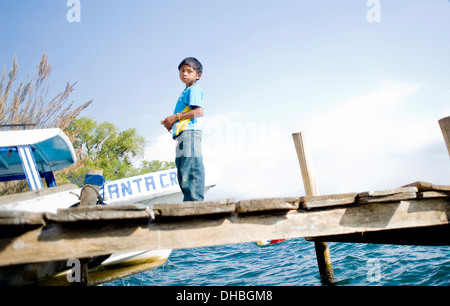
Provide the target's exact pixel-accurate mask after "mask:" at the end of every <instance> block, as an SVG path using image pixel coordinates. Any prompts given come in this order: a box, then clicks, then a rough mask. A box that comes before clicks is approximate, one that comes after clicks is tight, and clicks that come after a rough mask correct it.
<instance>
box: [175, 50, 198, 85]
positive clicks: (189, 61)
mask: <svg viewBox="0 0 450 306" xmlns="http://www.w3.org/2000/svg"><path fill="white" fill-rule="evenodd" d="M178 70H179V71H180V79H181V81H182V82H183V83H185V84H186V87H189V86H191V85H193V84H195V83H196V82H197V81H198V80H200V78H201V76H202V73H203V66H202V64H201V63H200V62H199V61H198V60H197V59H196V58H193V57H188V58H185V59H184V60H183V61H182V62H181V63H180V65H179V66H178Z"/></svg>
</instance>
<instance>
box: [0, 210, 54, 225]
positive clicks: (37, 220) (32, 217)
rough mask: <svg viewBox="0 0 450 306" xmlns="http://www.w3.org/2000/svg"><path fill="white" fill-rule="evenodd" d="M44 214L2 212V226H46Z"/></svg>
mask: <svg viewBox="0 0 450 306" xmlns="http://www.w3.org/2000/svg"><path fill="white" fill-rule="evenodd" d="M44 224H45V221H44V214H43V213H33V212H25V211H17V210H12V211H10V210H8V211H0V226H1V225H8V226H12V225H18V226H23V225H44Z"/></svg>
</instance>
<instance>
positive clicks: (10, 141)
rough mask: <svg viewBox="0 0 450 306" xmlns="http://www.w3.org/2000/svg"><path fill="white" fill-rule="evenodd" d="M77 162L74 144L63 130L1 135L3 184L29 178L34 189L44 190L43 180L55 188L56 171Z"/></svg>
mask: <svg viewBox="0 0 450 306" xmlns="http://www.w3.org/2000/svg"><path fill="white" fill-rule="evenodd" d="M75 162H76V156H75V150H74V148H73V145H72V143H71V142H70V140H69V138H68V137H67V135H66V134H64V132H63V131H62V130H61V129H58V128H55V129H36V130H24V131H2V132H0V181H10V180H18V179H25V178H26V179H27V180H28V183H29V185H30V189H31V190H37V189H41V188H42V186H40V185H42V183H41V182H40V178H41V177H42V178H46V180H47V184H49V180H50V183H51V184H53V185H54V178H53V171H58V170H61V169H64V168H66V167H69V166H71V165H73V164H74V163H75ZM33 177H34V178H33ZM52 180H53V182H51V181H52Z"/></svg>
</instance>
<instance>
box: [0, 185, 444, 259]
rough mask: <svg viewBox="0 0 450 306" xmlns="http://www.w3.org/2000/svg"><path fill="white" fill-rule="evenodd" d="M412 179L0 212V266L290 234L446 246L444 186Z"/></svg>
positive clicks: (262, 238)
mask: <svg viewBox="0 0 450 306" xmlns="http://www.w3.org/2000/svg"><path fill="white" fill-rule="evenodd" d="M412 185H413V186H414V187H411V186H409V187H401V188H396V189H392V190H388V191H380V192H364V193H354V194H344V195H330V196H318V197H299V198H274V199H255V200H246V201H239V202H235V201H233V200H224V201H215V202H192V203H189V202H188V203H174V204H155V206H154V208H153V210H152V211H150V210H149V209H148V208H147V207H146V206H142V205H128V206H118V207H114V206H111V207H108V206H98V207H92V208H90V207H87V208H79V209H73V208H72V209H66V210H61V211H59V212H58V213H57V214H49V213H43V214H37V213H35V214H33V213H23V215H20V214H18V213H17V212H16V213H14V215H11V214H8V213H4V214H2V215H1V216H0V227H1V228H2V230H1V233H2V237H1V238H0V267H2V266H9V265H19V264H28V263H40V262H48V261H61V260H68V259H70V258H86V257H92V256H100V255H107V254H112V253H117V252H122V251H138V250H153V249H183V248H194V247H204V246H212V245H221V244H230V243H244V242H254V241H257V240H267V239H282V238H284V239H289V238H297V237H305V238H308V239H313V240H325V241H358V242H369V243H370V242H375V243H395V244H425V245H448V244H449V242H450V238H449V237H450V235H449V233H450V232H449V229H450V227H449V216H450V186H435V185H432V184H425V183H421V182H418V183H415V184H412ZM423 186H432V187H427V188H426V189H423V188H424V187H423ZM351 199H352V200H353V201H351ZM394 234H395V235H394Z"/></svg>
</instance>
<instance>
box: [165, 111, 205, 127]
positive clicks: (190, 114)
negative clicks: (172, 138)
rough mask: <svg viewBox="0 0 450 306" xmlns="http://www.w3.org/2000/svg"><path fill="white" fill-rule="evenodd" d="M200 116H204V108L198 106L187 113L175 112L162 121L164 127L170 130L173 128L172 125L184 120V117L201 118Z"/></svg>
mask: <svg viewBox="0 0 450 306" xmlns="http://www.w3.org/2000/svg"><path fill="white" fill-rule="evenodd" d="M200 117H203V108H201V107H196V108H194V109H192V110H190V111H188V112H186V113H176V114H173V115H172V116H169V117H167V118H165V119H164V120H163V121H162V122H161V123H162V124H164V127H165V128H166V129H167V130H168V131H170V129H171V128H172V125H173V124H174V123H175V122H177V121H180V120H184V119H193V118H200Z"/></svg>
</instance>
